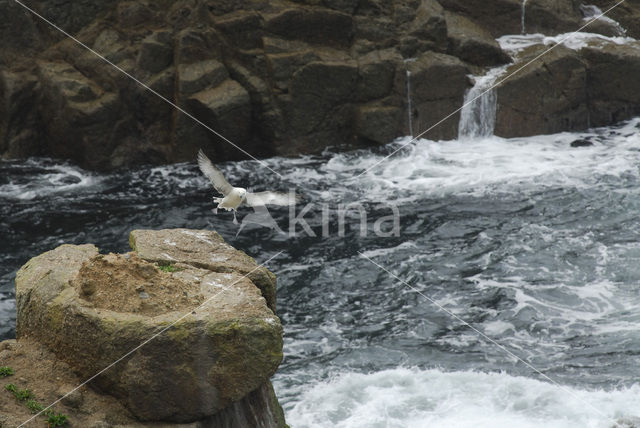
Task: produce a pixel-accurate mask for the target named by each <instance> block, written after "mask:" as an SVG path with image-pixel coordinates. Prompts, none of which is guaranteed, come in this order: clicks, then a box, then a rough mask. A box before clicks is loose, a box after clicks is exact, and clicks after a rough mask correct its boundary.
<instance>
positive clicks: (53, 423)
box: [44, 410, 67, 428]
mask: <svg viewBox="0 0 640 428" xmlns="http://www.w3.org/2000/svg"><path fill="white" fill-rule="evenodd" d="M44 414H45V416H46V417H47V424H48V425H49V428H54V427H62V426H65V425H66V424H67V415H63V414H62V413H54V412H53V411H51V410H47V411H46V412H44Z"/></svg>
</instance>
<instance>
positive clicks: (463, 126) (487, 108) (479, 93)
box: [458, 65, 507, 139]
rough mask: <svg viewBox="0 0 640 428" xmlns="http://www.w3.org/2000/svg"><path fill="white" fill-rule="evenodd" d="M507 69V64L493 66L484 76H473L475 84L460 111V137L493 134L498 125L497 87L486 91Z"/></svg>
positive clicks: (466, 137)
mask: <svg viewBox="0 0 640 428" xmlns="http://www.w3.org/2000/svg"><path fill="white" fill-rule="evenodd" d="M506 69H507V66H506V65H503V66H500V67H496V68H492V69H491V70H489V72H488V73H487V74H485V75H484V76H472V78H473V80H474V81H475V84H474V85H473V87H472V88H471V89H469V91H467V94H466V95H465V97H464V104H463V105H464V107H463V108H462V111H461V112H460V123H459V125H458V138H459V139H469V138H477V137H490V136H492V135H493V130H494V129H495V125H496V110H497V107H498V96H497V94H496V91H495V89H491V90H490V91H488V92H486V93H484V92H485V91H487V90H488V89H489V88H491V87H492V86H493V85H494V84H495V83H496V81H497V80H498V78H499V77H500V76H501V75H502V74H503V73H504V72H505V70H506ZM483 93H484V94H483ZM476 98H477V99H476ZM472 100H473V101H472Z"/></svg>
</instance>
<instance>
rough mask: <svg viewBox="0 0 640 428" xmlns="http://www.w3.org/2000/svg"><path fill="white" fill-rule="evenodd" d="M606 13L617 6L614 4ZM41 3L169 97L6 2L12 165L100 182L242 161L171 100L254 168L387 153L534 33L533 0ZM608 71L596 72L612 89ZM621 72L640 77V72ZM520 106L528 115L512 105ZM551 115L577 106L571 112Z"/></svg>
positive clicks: (537, 12) (538, 5)
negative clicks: (326, 155)
mask: <svg viewBox="0 0 640 428" xmlns="http://www.w3.org/2000/svg"><path fill="white" fill-rule="evenodd" d="M581 3H582V2H581V1H577V0H560V1H558V0H553V1H551V0H528V1H527V5H526V6H527V7H526V29H527V31H528V32H544V33H547V34H557V33H561V32H565V31H573V30H575V29H577V28H578V27H580V26H581V25H582V24H583V13H582V12H581V10H580V5H581ZM595 3H597V4H598V5H599V6H601V7H602V8H606V7H607V6H611V5H612V4H613V3H614V2H610V1H604V0H600V1H596V2H595ZM30 4H31V5H32V6H33V7H34V9H35V10H37V11H38V12H39V13H42V15H43V16H45V17H47V18H48V19H50V20H51V21H52V22H54V23H56V24H57V25H59V26H60V27H61V28H63V29H65V30H66V31H68V32H69V33H71V34H72V35H74V36H75V37H77V39H78V40H80V41H82V42H83V43H85V44H86V45H87V46H88V47H90V48H92V49H93V50H94V51H95V52H97V53H99V54H101V55H103V56H104V57H105V58H106V59H107V60H108V61H110V62H111V63H113V64H114V65H116V66H117V67H119V68H121V69H122V70H123V71H125V72H127V73H130V74H131V75H132V76H134V77H135V78H137V79H139V80H140V82H142V83H144V84H145V85H148V86H149V87H150V88H151V89H152V90H153V91H155V92H156V93H157V94H153V93H150V92H149V91H147V90H145V89H144V88H142V87H141V86H140V85H139V84H137V83H136V82H134V81H133V80H131V79H130V78H128V77H125V76H124V75H123V74H122V73H120V72H118V71H117V70H115V69H114V68H113V67H112V66H110V65H108V64H106V63H105V62H104V61H103V60H101V59H99V58H98V57H96V56H95V55H94V54H93V53H91V52H88V51H87V50H86V49H83V48H82V47H80V46H78V45H77V44H76V43H75V42H73V41H72V40H70V39H68V38H66V37H64V36H62V35H61V34H60V33H59V32H57V31H55V30H53V29H52V28H51V27H49V26H48V25H47V24H45V23H43V22H42V21H40V20H39V19H37V18H35V17H34V16H33V15H31V14H29V13H27V12H26V11H25V10H24V9H22V8H21V7H20V6H19V5H17V4H16V3H15V2H13V1H11V0H0V13H1V14H2V16H6V17H10V18H9V19H6V20H4V22H3V23H0V37H1V39H2V40H3V45H2V47H0V153H2V154H3V156H5V157H20V156H27V155H32V154H42V155H51V156H56V157H63V158H69V159H72V160H74V161H75V162H77V163H80V164H81V165H83V166H85V167H88V168H93V169H109V168H114V167H119V166H123V165H135V164H138V163H140V162H157V163H161V162H174V161H184V160H191V159H193V156H194V154H195V153H196V151H197V149H198V148H200V147H202V148H204V149H205V150H206V151H207V152H208V153H211V154H212V155H213V156H214V157H215V158H216V160H218V161H220V160H225V159H238V158H242V157H245V154H243V153H242V152H241V151H239V150H238V149H236V148H234V147H233V146H232V145H231V144H229V143H228V142H226V141H223V140H222V139H221V138H220V137H219V136H217V135H215V134H214V133H212V132H210V130H207V129H206V128H205V127H203V126H202V125H201V124H198V123H196V122H195V121H194V120H193V119H192V118H190V117H187V116H186V115H184V114H183V113H180V112H178V111H177V110H176V109H174V108H173V107H172V106H171V105H169V104H167V103H166V102H165V101H163V100H162V99H160V98H159V97H158V95H160V96H162V97H164V98H166V100H168V101H171V102H172V103H175V104H176V105H178V106H180V107H181V108H183V109H184V110H185V111H186V112H188V113H190V114H192V115H193V116H194V117H196V118H197V119H198V120H200V121H202V122H203V123H204V124H206V125H207V126H209V127H210V128H212V129H214V130H216V131H217V132H219V133H220V134H221V135H223V136H224V137H225V138H227V139H229V140H231V141H233V142H234V143H235V144H237V145H238V146H240V147H241V148H242V149H244V150H246V151H247V152H249V153H251V154H253V155H255V156H268V155H274V154H279V155H295V154H300V153H313V152H319V151H321V150H322V149H324V148H325V147H327V146H339V147H354V146H361V145H371V144H382V143H387V142H389V141H391V140H392V139H393V138H395V137H398V136H402V135H407V134H409V132H410V131H409V115H411V116H412V122H413V124H414V125H415V126H414V132H415V133H417V132H419V131H421V130H424V129H426V128H428V127H430V126H431V125H433V124H434V123H436V122H437V121H439V120H440V119H442V118H443V117H444V116H446V115H447V114H449V113H451V112H452V111H453V110H455V109H456V108H458V107H460V105H461V104H462V100H463V97H464V94H465V92H466V90H467V89H468V88H469V86H470V85H471V83H470V81H469V79H468V78H467V75H469V74H478V73H481V72H482V70H483V68H484V67H489V66H493V65H499V64H503V63H508V62H509V61H510V58H509V56H508V55H506V54H505V53H504V52H503V51H502V50H501V49H500V47H499V46H498V44H497V43H496V41H495V39H494V38H495V37H498V36H501V35H503V34H514V33H520V32H521V30H522V0H477V1H476V0H438V1H436V0H391V1H388V0H297V1H286V0H279V1H264V0H241V1H239V0H236V1H225V0H180V1H160V2H147V1H117V0H113V1H105V0H102V1H93V2H89V1H74V2H66V1H62V2H60V1H55V2H54V1H50V0H49V1H46V0H37V1H34V2H32V3H30ZM612 16H613V17H614V18H617V19H619V21H620V22H621V23H622V24H623V26H626V28H627V29H628V32H629V35H630V36H638V35H640V2H638V1H632V0H628V1H627V2H626V3H625V4H623V5H621V6H620V7H619V8H618V9H616V10H615V11H614V12H613V13H612ZM593 28H594V30H596V31H600V32H603V33H607V32H610V31H611V29H610V28H608V27H607V26H606V25H600V26H599V27H598V26H594V27H593ZM618 59H620V58H619V55H618ZM601 60H602V61H605V62H604V63H603V62H602V61H601ZM601 60H593V61H591V60H590V61H588V65H592V64H593V67H594V68H597V69H598V71H597V72H596V73H595V74H596V75H598V76H601V75H602V73H605V75H604V78H605V79H610V78H611V76H607V75H606V70H607V67H606V59H604V58H601ZM622 61H623V62H624V66H625V67H626V68H629V69H631V70H632V71H633V72H638V71H640V70H638V69H637V68H636V67H637V66H636V63H635V62H634V61H631V62H625V60H624V58H622ZM407 71H409V72H410V75H411V84H412V87H413V90H412V91H411V97H412V98H413V99H412V106H413V108H412V111H411V112H408V111H407V76H408V73H407ZM557 72H559V73H560V74H562V73H564V69H563V68H562V67H558V68H557ZM612 72H614V71H613V70H612ZM567 73H568V74H567V75H557V73H556V75H555V76H554V79H556V80H557V81H558V82H559V83H560V84H562V82H563V81H571V80H572V79H576V78H577V77H575V76H573V75H572V74H571V73H575V68H574V67H573V66H572V67H570V69H569V70H567ZM587 74H588V73H587ZM545 85H547V83H544V82H543V83H542V86H545ZM538 86H540V85H538V84H537V83H535V82H534V83H531V84H526V85H525V87H524V89H525V90H526V91H529V92H527V93H529V94H530V95H528V96H525V97H524V98H526V99H531V98H532V97H533V98H537V97H538V95H537V94H536V92H535V89H536V88H537V87H538ZM594 90H597V89H594ZM627 92H630V91H627ZM628 98H629V97H627V99H624V100H622V104H620V102H621V100H620V99H619V98H616V99H615V104H616V108H615V110H616V113H612V114H610V115H609V116H610V119H611V120H618V119H621V118H626V117H629V115H631V114H633V112H634V111H635V110H636V108H635V107H634V105H635V104H637V103H638V101H640V100H639V99H638V97H637V96H636V97H633V99H628ZM575 102H577V100H572V101H571V102H567V103H564V104H566V105H567V106H568V107H567V108H569V110H567V111H562V114H564V115H567V116H570V117H573V115H574V114H575V106H574V105H573V103H575ZM545 103H546V101H541V102H538V103H537V104H536V103H533V104H534V105H537V106H540V108H542V107H541V106H542V105H544V104H545ZM507 104H508V106H507V108H508V109H511V110H514V109H515V106H514V102H511V101H508V102H507ZM552 104H555V106H554V107H557V108H559V109H560V110H562V109H563V108H564V107H563V106H562V105H561V104H563V102H561V101H552ZM608 108H609V105H608V104H607V103H604V104H602V105H601V106H600V107H599V113H598V114H596V116H597V117H598V118H604V117H605V116H607V114H606V111H605V110H607V109H608ZM622 111H624V112H625V113H624V114H622V113H620V112H622ZM525 113H526V112H523V111H520V114H521V115H522V114H525ZM534 113H535V114H534V115H538V116H540V115H542V114H543V113H542V112H541V111H536V112H534ZM507 117H508V121H509V122H510V125H508V126H505V125H503V126H498V127H497V129H506V128H509V127H512V128H514V129H527V132H528V133H545V132H555V131H557V130H558V127H557V126H556V125H555V124H554V125H553V126H550V127H544V126H543V127H542V128H536V129H535V130H533V127H532V126H528V125H527V126H524V127H520V123H519V119H518V117H519V115H518V114H515V113H514V114H508V115H507ZM458 119H459V115H454V116H453V117H451V118H450V119H449V120H447V121H445V122H444V123H442V124H441V125H439V126H438V127H436V128H434V129H433V130H432V131H431V132H430V133H428V134H427V135H426V137H428V138H435V139H440V138H442V139H450V138H455V137H456V136H457V127H458ZM504 120H507V119H504ZM538 122H543V125H544V121H538ZM570 122H571V126H573V128H566V129H576V128H579V127H584V126H586V123H588V120H584V118H581V117H575V118H574V119H571V120H570ZM596 122H597V124H606V123H604V122H602V121H600V120H597V121H596ZM561 128H562V127H561ZM507 134H509V132H507Z"/></svg>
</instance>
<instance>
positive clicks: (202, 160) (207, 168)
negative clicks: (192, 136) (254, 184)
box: [198, 149, 233, 196]
mask: <svg viewBox="0 0 640 428" xmlns="http://www.w3.org/2000/svg"><path fill="white" fill-rule="evenodd" d="M198 166H199V167H200V171H202V173H203V174H204V175H206V176H207V177H208V178H209V180H211V184H213V187H214V188H215V189H216V190H217V191H218V192H220V193H222V194H223V195H224V196H227V195H228V194H229V192H231V190H233V186H232V185H231V184H229V182H228V181H227V179H226V178H224V175H222V171H220V170H219V169H218V168H216V167H215V165H214V164H212V163H211V161H210V160H209V158H208V157H207V155H205V154H204V152H203V151H202V149H201V150H200V151H199V152H198Z"/></svg>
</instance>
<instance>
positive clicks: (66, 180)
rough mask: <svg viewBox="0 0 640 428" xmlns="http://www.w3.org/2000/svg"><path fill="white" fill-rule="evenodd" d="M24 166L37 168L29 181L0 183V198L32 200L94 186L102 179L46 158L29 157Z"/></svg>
mask: <svg viewBox="0 0 640 428" xmlns="http://www.w3.org/2000/svg"><path fill="white" fill-rule="evenodd" d="M25 166H27V167H30V168H35V169H37V173H34V174H32V175H31V176H30V179H29V181H26V182H25V181H19V182H9V183H6V184H3V185H0V198H7V199H17V200H32V199H37V198H42V197H47V196H53V195H57V194H64V193H68V192H72V191H74V192H75V191H79V190H83V189H87V188H92V187H95V186H96V185H97V184H99V183H100V182H101V181H102V179H101V178H98V177H97V176H96V175H94V174H91V173H89V172H87V171H84V170H82V169H81V168H78V167H75V166H72V165H68V164H58V165H56V164H51V162H50V161H48V160H37V159H29V160H27V161H25Z"/></svg>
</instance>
